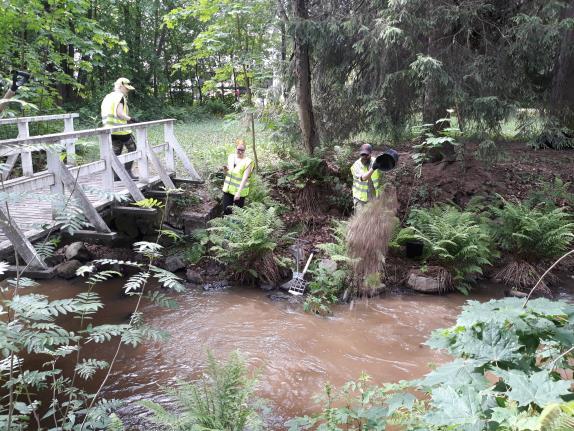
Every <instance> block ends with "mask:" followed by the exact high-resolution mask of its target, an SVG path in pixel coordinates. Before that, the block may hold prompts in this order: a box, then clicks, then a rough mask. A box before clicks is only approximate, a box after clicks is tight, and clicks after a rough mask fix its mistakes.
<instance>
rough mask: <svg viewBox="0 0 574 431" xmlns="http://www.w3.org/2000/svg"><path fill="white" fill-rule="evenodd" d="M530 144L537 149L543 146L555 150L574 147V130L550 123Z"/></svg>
mask: <svg viewBox="0 0 574 431" xmlns="http://www.w3.org/2000/svg"><path fill="white" fill-rule="evenodd" d="M528 145H529V146H530V147H532V148H534V149H536V150H539V149H542V148H553V149H555V150H566V149H571V148H574V130H571V129H569V128H567V127H560V126H559V125H557V124H554V123H549V124H547V125H546V127H544V129H543V130H542V132H540V134H539V135H538V136H537V137H536V138H535V139H534V140H532V141H530V142H529V143H528Z"/></svg>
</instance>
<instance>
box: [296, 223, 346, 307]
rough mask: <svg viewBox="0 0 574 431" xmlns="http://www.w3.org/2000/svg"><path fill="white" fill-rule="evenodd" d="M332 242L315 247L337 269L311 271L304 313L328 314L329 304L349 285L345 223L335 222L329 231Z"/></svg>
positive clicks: (334, 301) (313, 269)
mask: <svg viewBox="0 0 574 431" xmlns="http://www.w3.org/2000/svg"><path fill="white" fill-rule="evenodd" d="M331 232H332V235H333V242H327V243H322V244H319V245H318V246H317V247H318V248H319V249H320V250H322V251H323V252H324V253H325V255H326V256H327V257H328V258H329V259H331V260H333V261H334V262H336V263H337V269H335V270H334V271H330V270H329V269H327V268H324V267H314V268H312V269H311V271H310V272H311V274H312V275H313V278H312V280H311V281H310V282H309V286H308V288H309V290H308V293H309V295H308V296H307V299H306V300H305V304H304V309H305V311H308V312H312V313H316V314H320V315H325V314H330V309H329V304H334V303H336V302H337V301H338V299H339V298H340V296H341V294H342V293H343V291H344V290H345V288H347V287H348V285H349V278H350V276H351V264H352V263H353V260H352V259H351V258H349V254H348V249H347V223H346V222H343V221H338V220H336V221H335V222H334V225H333V228H332V229H331Z"/></svg>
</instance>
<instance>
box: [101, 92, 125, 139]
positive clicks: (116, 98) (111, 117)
mask: <svg viewBox="0 0 574 431" xmlns="http://www.w3.org/2000/svg"><path fill="white" fill-rule="evenodd" d="M122 99H123V100H124V104H123V110H124V112H123V113H124V115H128V112H129V109H128V102H127V100H126V99H125V98H124V95H123V94H122V93H120V92H119V91H113V92H111V93H110V94H108V95H107V96H106V97H104V100H103V101H102V108H101V111H102V112H101V114H102V123H103V125H104V127H113V126H123V125H125V124H128V122H127V121H126V120H122V119H121V118H118V117H117V116H116V111H117V108H118V104H119V103H120V102H121V101H122ZM131 133H132V131H131V130H118V131H114V132H112V135H129V134H131Z"/></svg>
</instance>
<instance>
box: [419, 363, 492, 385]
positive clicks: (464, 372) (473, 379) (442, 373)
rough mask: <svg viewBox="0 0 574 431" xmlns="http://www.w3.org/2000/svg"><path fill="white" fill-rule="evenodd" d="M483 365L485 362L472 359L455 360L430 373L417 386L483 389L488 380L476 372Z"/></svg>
mask: <svg viewBox="0 0 574 431" xmlns="http://www.w3.org/2000/svg"><path fill="white" fill-rule="evenodd" d="M484 364H485V361H477V360H474V359H468V360H464V359H455V360H454V361H452V362H448V363H446V364H444V365H441V366H440V367H439V368H437V369H436V370H434V371H431V372H430V373H429V374H427V375H426V377H425V378H424V379H422V380H421V381H420V382H419V384H420V385H421V386H437V385H442V384H448V385H450V386H453V387H455V388H457V387H461V386H465V385H469V386H472V387H474V388H476V390H481V389H485V388H487V387H488V386H489V383H488V380H486V378H485V377H484V375H483V374H482V373H479V372H477V371H476V370H477V368H480V367H482V366H483V365H484Z"/></svg>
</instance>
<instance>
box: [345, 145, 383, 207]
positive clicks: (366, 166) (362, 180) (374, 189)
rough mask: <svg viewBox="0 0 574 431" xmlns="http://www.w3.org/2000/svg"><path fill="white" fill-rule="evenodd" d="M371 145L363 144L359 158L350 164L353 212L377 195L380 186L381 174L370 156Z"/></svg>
mask: <svg viewBox="0 0 574 431" xmlns="http://www.w3.org/2000/svg"><path fill="white" fill-rule="evenodd" d="M372 152H373V147H372V146H371V145H370V144H363V145H361V148H360V150H359V155H360V157H359V159H358V160H357V161H356V162H355V163H353V166H351V173H352V174H353V203H354V207H355V212H356V211H358V210H359V209H360V208H362V207H363V206H364V205H365V204H366V203H367V202H369V201H371V200H373V199H374V198H376V197H377V196H379V193H380V188H381V174H380V172H379V171H378V170H377V166H376V165H375V159H374V158H373V157H371V154H372Z"/></svg>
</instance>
